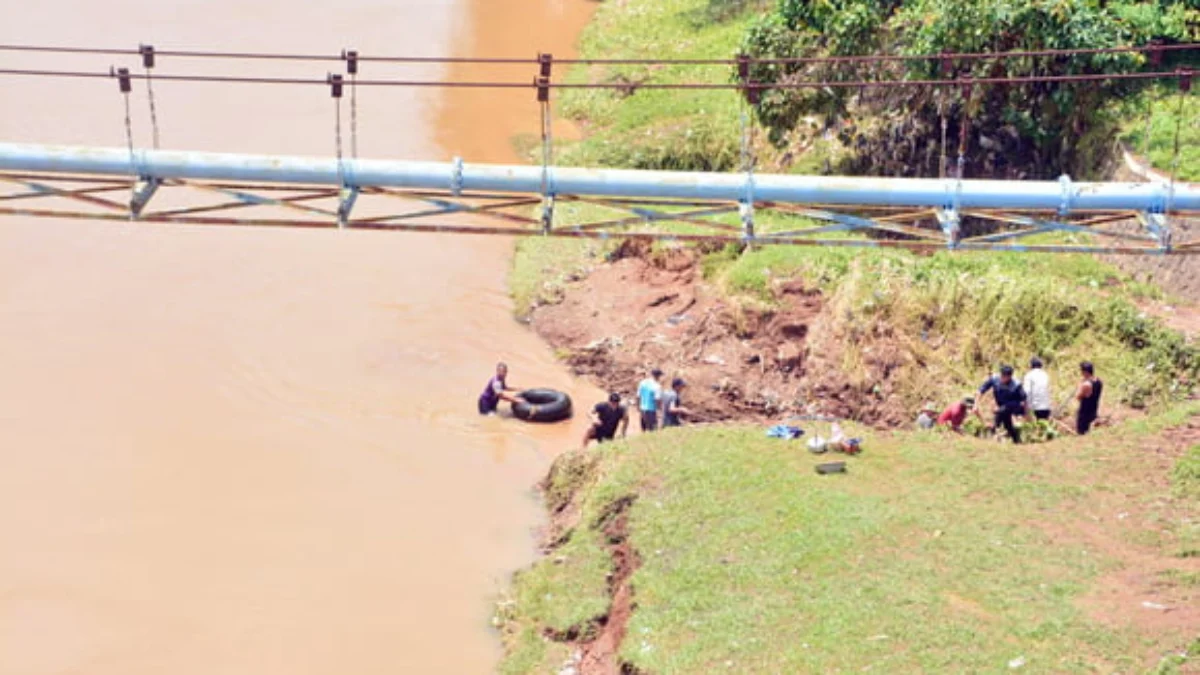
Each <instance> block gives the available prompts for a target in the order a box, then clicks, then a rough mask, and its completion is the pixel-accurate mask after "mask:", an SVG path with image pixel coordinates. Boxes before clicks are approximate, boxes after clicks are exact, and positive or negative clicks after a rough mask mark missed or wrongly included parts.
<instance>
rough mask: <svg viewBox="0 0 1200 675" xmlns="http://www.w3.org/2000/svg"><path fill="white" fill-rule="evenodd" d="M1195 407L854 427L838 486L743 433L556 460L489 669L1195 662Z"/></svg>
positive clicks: (757, 433)
mask: <svg viewBox="0 0 1200 675" xmlns="http://www.w3.org/2000/svg"><path fill="white" fill-rule="evenodd" d="M1198 413H1200V406H1197V405H1196V404H1194V403H1192V404H1187V405H1184V406H1180V407H1176V408H1173V409H1172V410H1170V411H1167V412H1164V413H1161V414H1158V415H1154V416H1151V417H1149V418H1146V419H1144V420H1141V421H1139V422H1137V423H1135V424H1131V425H1128V426H1125V427H1122V428H1115V429H1105V430H1101V431H1098V432H1096V433H1095V434H1094V435H1092V436H1089V437H1088V438H1087V440H1086V441H1085V440H1083V439H1065V440H1059V441H1055V442H1052V443H1049V444H1044V445H1040V446H1026V447H1020V448H1014V447H1012V446H1008V445H997V444H995V443H990V442H983V441H975V440H971V439H966V438H960V437H946V436H941V435H937V436H935V435H931V434H930V433H914V432H903V433H873V432H871V431H869V430H861V429H860V430H857V431H856V432H857V433H862V434H864V435H865V437H866V441H865V448H866V450H865V452H864V453H863V454H862V455H860V456H856V457H850V458H847V457H844V456H840V457H837V458H836V459H838V460H841V461H845V462H846V463H847V465H848V470H847V473H845V474H836V475H832V476H822V475H819V474H818V473H816V472H815V471H814V470H813V469H814V466H815V465H816V464H818V463H820V462H826V461H831V460H833V459H835V458H833V457H828V456H814V455H812V454H810V453H809V452H808V451H807V450H805V448H804V446H803V443H802V441H782V440H776V439H768V438H765V437H764V435H763V431H762V429H760V428H752V427H751V428H736V427H728V428H723V427H717V428H709V429H678V430H670V431H665V432H662V433H659V434H655V435H651V436H640V437H638V438H636V439H633V440H630V441H628V442H619V443H615V444H612V445H608V446H604V447H602V448H601V449H599V450H594V451H589V452H587V453H570V454H568V455H564V456H562V457H560V458H559V460H558V461H557V462H556V463H555V467H554V469H553V470H552V471H551V473H550V475H549V477H548V478H547V480H546V481H545V483H544V488H545V494H546V503H547V510H548V512H549V514H550V517H551V518H552V522H553V523H554V527H553V528H552V530H551V531H550V533H549V535H548V536H547V543H546V551H547V553H546V556H545V557H544V558H543V559H542V560H541V561H540V562H539V563H537V564H536V565H535V566H533V567H532V568H530V569H528V570H526V571H523V572H522V573H520V574H519V575H517V577H516V579H515V583H514V588H513V590H512V591H511V593H510V594H509V596H508V597H507V598H505V599H504V600H503V601H502V602H501V603H500V605H499V607H498V611H497V621H498V623H500V624H501V625H502V626H503V631H504V636H505V641H506V645H507V647H508V657H507V659H506V660H505V662H504V664H503V666H502V668H501V672H504V673H533V672H539V673H540V672H569V673H578V674H579V675H588V674H590V673H615V672H623V673H655V674H657V675H663V674H669V673H697V672H738V673H775V672H831V671H844V672H859V671H867V670H871V671H878V672H941V671H945V670H967V671H978V672H994V671H1002V670H1006V669H1012V670H1017V669H1021V668H1027V669H1029V670H1030V671H1031V672H1063V671H1103V672H1146V671H1151V672H1160V673H1167V672H1177V671H1176V670H1174V668H1175V667H1177V666H1179V665H1181V664H1183V663H1184V662H1186V663H1187V664H1188V665H1189V666H1194V665H1195V663H1197V662H1200V661H1197V659H1200V644H1197V643H1196V637H1197V635H1198V634H1200V528H1197V523H1198V522H1200V495H1198V494H1197V492H1196V490H1197V487H1198V484H1197V482H1196V480H1197V479H1196V470H1197V469H1196V462H1197V460H1198V458H1200V445H1198V443H1200V417H1197V414H1198ZM823 426H824V425H819V424H818V425H815V426H810V427H808V431H809V433H817V432H823V431H824V429H823ZM1082 486H1087V487H1086V488H1084V487H1082ZM1182 654H1187V655H1188V656H1181V655H1182ZM1179 672H1189V671H1179Z"/></svg>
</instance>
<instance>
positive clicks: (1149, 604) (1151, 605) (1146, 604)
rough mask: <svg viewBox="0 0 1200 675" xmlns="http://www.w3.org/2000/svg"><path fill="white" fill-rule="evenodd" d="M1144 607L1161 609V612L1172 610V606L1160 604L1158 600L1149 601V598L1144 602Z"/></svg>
mask: <svg viewBox="0 0 1200 675" xmlns="http://www.w3.org/2000/svg"><path fill="white" fill-rule="evenodd" d="M1142 607H1145V608H1146V609H1155V610H1158V611H1160V612H1169V611H1171V608H1170V607H1168V606H1167V605H1160V604H1158V603H1157V602H1150V601H1148V600H1147V601H1146V602H1143V603H1142Z"/></svg>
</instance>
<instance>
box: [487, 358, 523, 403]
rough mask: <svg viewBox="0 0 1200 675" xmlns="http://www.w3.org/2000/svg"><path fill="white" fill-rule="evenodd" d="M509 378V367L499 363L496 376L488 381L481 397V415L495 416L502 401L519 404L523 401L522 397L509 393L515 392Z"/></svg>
mask: <svg viewBox="0 0 1200 675" xmlns="http://www.w3.org/2000/svg"><path fill="white" fill-rule="evenodd" d="M507 377H508V366H506V365H505V364H503V363H497V364H496V374H495V375H493V376H492V379H490V380H488V383H487V386H485V387H484V388H483V393H482V394H480V395H479V414H480V415H494V414H495V413H496V408H497V407H499V406H500V401H508V402H509V403H519V402H521V401H522V400H523V399H522V398H521V397H520V396H517V395H516V394H510V393H509V392H511V391H514V390H513V388H512V387H509V386H508V382H507V381H506V378H507Z"/></svg>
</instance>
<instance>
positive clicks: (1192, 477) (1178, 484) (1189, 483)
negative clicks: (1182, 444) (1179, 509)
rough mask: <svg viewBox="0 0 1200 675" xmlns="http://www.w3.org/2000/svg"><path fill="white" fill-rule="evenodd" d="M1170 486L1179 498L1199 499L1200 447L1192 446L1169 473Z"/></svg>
mask: <svg viewBox="0 0 1200 675" xmlns="http://www.w3.org/2000/svg"><path fill="white" fill-rule="evenodd" d="M1171 484H1172V486H1173V487H1174V489H1175V493H1176V494H1177V495H1179V496H1180V497H1186V498H1191V499H1200V445H1193V446H1192V447H1191V449H1189V450H1188V452H1187V454H1186V455H1184V456H1183V457H1181V458H1180V460H1179V463H1178V464H1176V465H1175V470H1174V471H1172V472H1171Z"/></svg>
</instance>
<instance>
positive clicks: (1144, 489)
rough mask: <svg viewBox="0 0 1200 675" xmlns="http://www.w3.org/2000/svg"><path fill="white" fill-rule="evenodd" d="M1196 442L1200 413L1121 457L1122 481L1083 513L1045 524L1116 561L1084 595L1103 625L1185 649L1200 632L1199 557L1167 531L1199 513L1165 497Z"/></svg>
mask: <svg viewBox="0 0 1200 675" xmlns="http://www.w3.org/2000/svg"><path fill="white" fill-rule="evenodd" d="M1196 442H1200V419H1197V418H1193V420H1191V421H1190V422H1188V423H1187V424H1186V425H1184V426H1181V427H1177V428H1174V429H1169V430H1167V431H1165V432H1163V433H1162V434H1161V435H1160V436H1158V437H1157V438H1150V439H1147V441H1146V447H1145V448H1144V449H1143V452H1141V453H1139V454H1138V456H1137V457H1136V458H1132V459H1131V460H1130V461H1122V459H1121V458H1120V457H1114V460H1113V461H1114V466H1111V467H1105V469H1104V470H1105V471H1106V472H1116V473H1118V474H1120V475H1122V476H1123V479H1122V480H1120V481H1118V482H1117V484H1116V485H1114V486H1112V489H1108V490H1097V491H1094V492H1093V493H1091V494H1089V495H1088V496H1087V497H1086V498H1085V499H1084V501H1083V502H1082V503H1081V504H1079V505H1078V507H1077V508H1076V512H1077V515H1078V517H1077V518H1075V519H1074V520H1069V521H1061V522H1058V523H1050V522H1045V523H1042V527H1043V529H1044V530H1045V531H1046V532H1047V534H1048V535H1049V536H1050V537H1051V539H1052V540H1054V541H1055V542H1061V543H1071V544H1076V545H1082V546H1083V547H1084V549H1085V550H1086V551H1087V552H1088V554H1089V555H1096V556H1099V557H1100V558H1103V559H1107V560H1114V561H1116V562H1117V567H1116V569H1114V570H1112V571H1111V572H1108V573H1106V574H1105V575H1104V576H1102V577H1101V578H1100V580H1099V582H1098V583H1097V584H1096V587H1095V589H1094V590H1093V591H1092V592H1091V593H1089V594H1088V595H1086V596H1085V597H1083V598H1082V599H1081V601H1080V603H1081V606H1082V607H1083V608H1084V609H1085V611H1087V612H1088V614H1089V615H1090V616H1091V617H1092V618H1093V619H1095V620H1097V621H1100V622H1102V623H1106V624H1109V625H1114V626H1119V627H1123V628H1124V627H1132V628H1134V629H1136V630H1138V631H1139V632H1142V633H1144V634H1145V635H1146V636H1147V638H1150V639H1152V640H1153V641H1154V642H1155V643H1157V644H1159V645H1160V646H1161V645H1170V646H1181V645H1182V646H1186V645H1187V644H1190V643H1191V642H1192V641H1193V640H1194V639H1195V638H1196V636H1197V635H1200V587H1198V586H1197V585H1196V582H1195V579H1196V578H1197V576H1198V575H1200V558H1196V557H1194V556H1187V555H1181V554H1180V551H1178V550H1174V549H1173V548H1172V547H1171V546H1169V545H1165V544H1164V541H1167V540H1169V537H1164V536H1163V534H1164V531H1165V528H1168V527H1170V526H1172V525H1177V524H1179V523H1186V522H1189V521H1194V520H1195V519H1196V518H1197V516H1200V511H1198V510H1197V508H1196V506H1197V505H1196V504H1195V502H1194V501H1190V500H1186V499H1174V498H1171V497H1168V496H1165V495H1169V494H1170V486H1169V482H1170V481H1169V475H1170V470H1171V467H1173V466H1174V464H1175V461H1177V460H1178V458H1179V457H1180V456H1182V455H1183V453H1184V452H1185V451H1186V449H1187V448H1188V447H1190V446H1192V445H1193V444H1195V443H1196ZM1147 495H1164V496H1162V497H1158V498H1153V499H1152V498H1149V497H1148V496H1147ZM1159 656H1161V655H1156V656H1154V658H1153V660H1154V661H1156V660H1157V658H1158V657H1159ZM1151 665H1152V664H1151Z"/></svg>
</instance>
